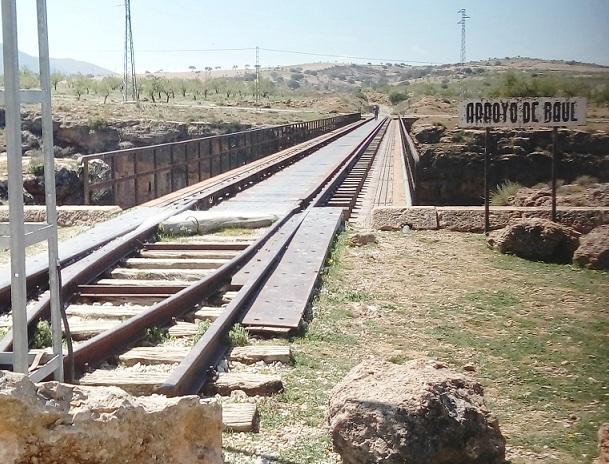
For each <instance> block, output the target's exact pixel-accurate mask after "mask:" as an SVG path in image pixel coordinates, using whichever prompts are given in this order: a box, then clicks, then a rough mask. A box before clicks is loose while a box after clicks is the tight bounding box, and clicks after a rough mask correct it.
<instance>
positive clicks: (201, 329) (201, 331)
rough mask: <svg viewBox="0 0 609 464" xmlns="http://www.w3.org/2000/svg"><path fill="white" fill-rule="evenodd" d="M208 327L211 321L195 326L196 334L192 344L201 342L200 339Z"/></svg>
mask: <svg viewBox="0 0 609 464" xmlns="http://www.w3.org/2000/svg"><path fill="white" fill-rule="evenodd" d="M210 326H211V321H207V320H206V321H201V322H199V325H197V333H196V334H195V336H194V337H193V342H194V343H197V342H198V341H199V340H201V337H202V336H203V335H205V332H207V330H208V329H209V327H210Z"/></svg>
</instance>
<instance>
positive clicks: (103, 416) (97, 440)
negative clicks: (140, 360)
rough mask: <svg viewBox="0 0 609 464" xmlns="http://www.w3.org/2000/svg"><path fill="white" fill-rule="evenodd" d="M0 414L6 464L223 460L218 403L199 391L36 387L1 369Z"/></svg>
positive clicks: (0, 454)
mask: <svg viewBox="0 0 609 464" xmlns="http://www.w3.org/2000/svg"><path fill="white" fill-rule="evenodd" d="M0 411H2V414H0V462H2V464H13V463H14V464H17V463H26V462H28V463H37V464H51V463H62V464H81V463H96V464H113V463H119V462H125V463H126V462H129V463H151V462H154V463H158V464H161V463H165V464H170V463H177V462H179V463H200V462H205V463H221V462H223V460H222V417H221V408H220V405H219V404H218V403H216V402H215V401H213V400H211V401H208V400H201V399H200V398H199V397H198V396H186V397H180V398H165V397H164V396H158V395H153V396H150V397H133V396H131V395H129V394H127V393H126V392H125V391H123V390H121V389H119V388H115V387H110V388H100V387H89V388H86V387H78V386H74V385H66V384H61V383H58V382H47V383H42V384H38V385H35V384H33V383H32V382H31V381H30V380H29V379H28V378H27V377H26V376H23V375H21V374H14V373H11V372H5V371H0Z"/></svg>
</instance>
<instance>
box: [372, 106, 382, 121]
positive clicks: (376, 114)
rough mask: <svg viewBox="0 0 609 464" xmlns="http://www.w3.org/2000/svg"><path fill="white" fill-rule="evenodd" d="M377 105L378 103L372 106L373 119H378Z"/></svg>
mask: <svg viewBox="0 0 609 464" xmlns="http://www.w3.org/2000/svg"><path fill="white" fill-rule="evenodd" d="M379 110H380V108H379V106H378V105H374V106H373V107H372V111H373V112H374V119H378V118H379Z"/></svg>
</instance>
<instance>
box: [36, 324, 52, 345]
mask: <svg viewBox="0 0 609 464" xmlns="http://www.w3.org/2000/svg"><path fill="white" fill-rule="evenodd" d="M51 345H53V334H52V333H51V325H50V324H49V322H48V321H38V324H37V325H36V332H35V333H34V340H33V341H32V348H34V349H37V350H40V349H42V348H48V347H49V346H51Z"/></svg>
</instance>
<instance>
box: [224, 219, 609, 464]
mask: <svg viewBox="0 0 609 464" xmlns="http://www.w3.org/2000/svg"><path fill="white" fill-rule="evenodd" d="M378 238H379V244H378V245H369V246H366V247H363V248H356V249H351V248H346V247H345V245H344V243H345V240H344V237H343V239H341V241H340V243H339V246H338V250H337V252H336V253H335V255H334V257H333V262H332V265H331V267H330V268H329V271H328V272H327V275H326V277H325V283H324V286H323V289H322V292H321V294H320V296H319V298H318V300H317V301H316V303H315V305H314V313H315V318H314V320H313V321H312V323H311V325H310V326H309V330H308V331H307V333H306V335H305V336H304V337H303V338H298V339H296V340H294V344H295V347H296V351H297V354H296V365H295V367H294V368H293V369H291V370H289V371H287V372H286V374H285V375H284V379H285V382H286V385H287V387H286V391H285V393H283V394H282V395H280V396H277V397H275V398H272V399H269V400H266V401H265V402H263V404H262V426H261V430H262V431H261V433H260V434H259V435H242V434H237V435H234V436H227V437H226V446H227V449H228V450H230V451H231V452H230V453H228V462H261V461H259V460H258V461H257V460H256V459H258V458H259V457H260V456H262V455H264V456H266V458H267V459H268V462H293V463H316V462H319V463H326V462H336V460H337V456H336V455H334V454H333V453H332V451H331V442H330V440H329V438H328V433H327V431H326V430H325V425H324V424H325V420H324V415H325V412H326V406H327V399H328V394H329V391H330V389H331V388H332V386H333V385H335V384H336V383H337V382H338V381H339V380H340V379H341V378H342V377H343V375H344V374H345V373H346V372H347V371H348V370H349V369H350V368H351V367H352V366H353V365H354V364H356V363H357V362H359V361H361V360H363V359H365V358H366V357H368V356H381V357H384V358H387V359H390V360H392V361H394V362H403V361H406V360H409V359H412V358H416V357H420V356H426V357H436V358H440V359H442V360H445V361H446V362H448V363H449V364H450V365H452V367H454V368H456V369H459V368H460V367H461V366H462V365H464V364H466V363H473V364H474V365H475V366H476V367H477V372H476V373H475V374H474V375H475V376H476V377H477V378H478V379H479V380H480V381H481V382H482V383H483V385H485V387H486V396H487V402H488V404H489V406H490V408H491V409H492V410H493V411H494V412H495V413H496V414H497V416H498V417H499V420H500V424H501V429H502V431H503V433H504V434H505V435H506V437H507V439H508V446H509V449H508V458H509V459H511V460H512V463H514V464H520V463H529V462H548V463H550V462H561V463H579V462H589V461H590V459H591V456H592V455H593V454H594V453H595V449H596V430H597V429H598V427H599V425H600V423H602V422H607V421H609V408H608V407H607V404H608V402H609V390H608V387H609V378H608V374H607V373H608V372H609V359H608V358H609V357H608V356H607V348H606V347H607V335H608V334H609V330H608V328H609V312H608V309H607V308H608V306H609V305H608V304H607V302H608V301H609V279H608V278H607V273H601V272H593V271H586V270H580V269H577V268H574V267H571V266H558V265H546V264H542V263H531V262H527V261H524V260H521V259H519V258H515V257H510V256H503V255H500V254H497V253H496V252H493V251H491V250H488V249H487V248H486V246H485V244H484V241H483V239H482V238H481V237H480V236H476V235H471V234H459V233H450V232H446V231H438V232H413V233H410V234H408V235H402V234H401V233H392V232H388V233H379V234H378Z"/></svg>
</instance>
